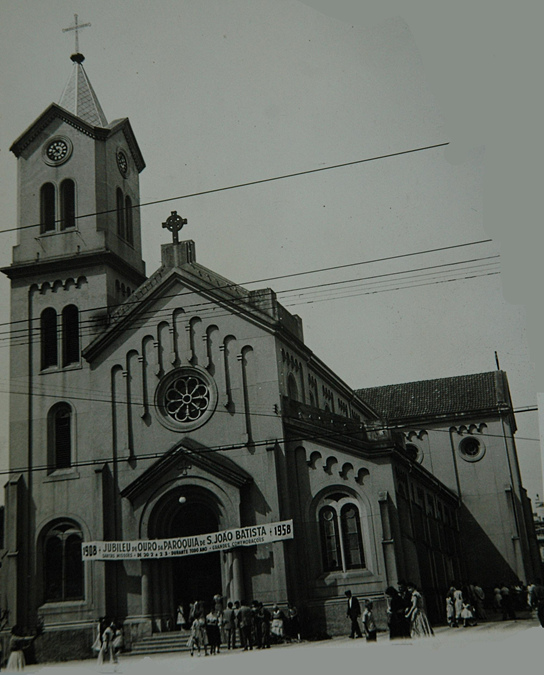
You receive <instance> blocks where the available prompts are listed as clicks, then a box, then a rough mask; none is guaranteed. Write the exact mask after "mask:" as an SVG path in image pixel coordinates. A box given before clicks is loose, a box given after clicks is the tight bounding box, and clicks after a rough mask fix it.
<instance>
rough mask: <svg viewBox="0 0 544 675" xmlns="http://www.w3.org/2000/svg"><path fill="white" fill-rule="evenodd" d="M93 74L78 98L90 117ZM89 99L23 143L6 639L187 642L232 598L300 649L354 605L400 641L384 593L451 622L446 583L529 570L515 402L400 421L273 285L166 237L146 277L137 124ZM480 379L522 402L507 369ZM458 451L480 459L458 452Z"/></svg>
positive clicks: (19, 147)
mask: <svg viewBox="0 0 544 675" xmlns="http://www.w3.org/2000/svg"><path fill="white" fill-rule="evenodd" d="M82 68H83V66H82V59H81V58H80V59H78V60H76V61H75V63H74V73H75V75H73V78H74V82H73V83H72V84H71V85H70V87H71V88H70V87H69V91H72V89H74V88H77V87H80V88H81V91H80V92H79V94H80V96H79V98H78V97H75V99H76V100H86V101H91V102H92V101H95V100H96V97H95V94H94V92H93V91H92V88H91V87H90V84H89V82H88V79H87V78H86V77H83V75H82V72H84V71H82ZM93 97H94V98H93ZM70 100H72V99H70V97H68V98H64V99H63V105H67V106H68V107H69V101H70ZM67 101H68V102H67ZM97 105H98V104H97V100H96V105H95V106H94V108H93V110H94V112H92V117H89V115H90V113H88V112H86V111H85V110H80V109H78V108H74V109H73V110H70V109H66V108H65V107H63V106H58V105H55V104H52V105H51V106H50V107H49V108H48V109H47V110H46V111H45V112H44V113H43V115H41V116H40V118H38V120H36V122H35V123H34V124H33V125H32V126H31V127H30V128H29V129H28V130H27V131H26V132H25V133H24V134H23V135H22V136H21V137H20V138H19V139H18V140H17V141H16V142H15V143H14V145H13V146H12V150H13V152H14V153H15V155H16V156H17V158H18V164H19V195H18V197H19V225H20V228H21V229H20V232H19V239H18V244H17V246H15V248H14V251H13V264H12V265H11V266H10V267H8V268H6V269H4V270H3V271H4V273H5V274H7V275H8V276H9V277H10V279H11V283H12V313H11V320H12V322H13V325H14V326H15V327H16V328H15V329H14V334H13V340H12V348H11V391H12V392H13V394H12V400H11V411H10V428H11V432H10V433H11V440H10V467H11V470H12V474H11V476H10V479H9V481H8V483H7V485H6V536H5V550H4V551H3V553H2V555H5V557H4V558H3V560H4V561H5V562H4V565H3V567H2V570H1V575H2V576H1V583H2V597H3V598H6V601H5V602H6V605H7V608H8V609H9V611H10V625H13V624H15V623H18V624H22V625H24V626H27V627H29V628H30V627H32V626H34V625H36V623H37V622H38V621H41V622H43V624H44V626H45V629H46V632H45V634H44V636H43V638H42V639H41V641H40V644H41V646H38V647H37V648H39V649H41V650H42V651H43V654H42V657H43V656H44V655H47V654H49V653H52V652H51V650H53V651H54V653H55V655H56V657H57V658H60V657H61V656H62V654H64V655H68V656H70V655H73V648H74V645H78V650H79V651H78V655H79V654H80V652H81V650H83V651H85V649H86V647H85V645H87V646H88V653H89V655H90V644H91V643H92V636H93V626H94V625H95V623H96V620H97V619H98V617H101V616H108V617H112V618H113V617H115V618H117V619H118V620H121V621H123V622H124V625H125V633H126V637H127V642H128V645H129V646H130V644H131V643H132V642H133V641H135V640H138V639H139V638H141V637H142V636H144V635H148V634H150V633H151V632H152V631H156V630H161V629H167V628H168V627H169V626H170V627H171V626H172V622H173V620H174V616H175V608H176V606H177V604H178V603H180V602H181V603H188V602H190V601H194V600H199V599H200V600H209V599H210V598H211V596H212V595H213V594H215V593H220V594H221V595H223V596H224V597H225V598H228V599H231V600H241V599H242V598H246V599H247V600H251V599H253V598H257V599H259V600H262V601H263V602H265V603H266V604H272V603H275V602H278V603H280V604H282V605H285V603H287V602H288V601H291V602H294V603H295V604H296V605H297V606H298V607H299V608H300V611H301V616H302V617H303V619H304V625H305V627H306V632H307V633H313V634H333V633H340V632H345V630H346V619H345V596H344V593H345V591H346V590H347V589H351V590H352V592H353V593H354V594H355V595H357V596H359V597H369V598H373V599H374V600H375V601H376V615H377V617H378V619H379V620H380V622H381V625H382V626H385V603H384V596H383V592H384V589H385V588H386V587H387V586H388V585H391V584H396V583H397V582H398V580H399V578H403V577H404V578H411V579H412V580H414V581H415V582H416V583H418V584H419V585H420V586H421V587H422V588H423V590H424V592H425V593H426V595H427V599H428V604H429V609H430V612H431V614H432V616H433V618H434V619H435V620H436V619H438V618H439V617H440V615H441V611H442V609H441V608H442V604H441V603H442V600H441V598H442V594H443V592H444V590H445V589H446V588H447V585H448V583H449V582H450V581H451V580H452V579H453V578H466V577H467V575H469V576H474V575H477V576H478V577H479V580H480V583H482V584H483V585H486V584H492V583H495V582H496V577H497V575H500V576H502V577H503V578H506V579H512V580H513V579H514V578H517V577H519V578H521V579H523V580H526V579H527V578H528V577H529V576H530V575H532V574H533V567H532V566H533V555H532V553H533V551H532V548H531V547H532V543H531V542H532V539H531V537H532V532H531V529H530V527H529V525H528V524H527V522H526V520H527V519H526V518H525V516H524V513H525V512H524V506H523V505H524V503H525V502H524V499H526V497H525V496H524V492H523V489H522V486H521V478H520V476H519V470H518V469H517V460H516V451H515V444H514V441H513V435H514V432H515V426H514V425H515V422H514V418H513V413H512V407H511V403H510V401H509V398H508V399H507V398H506V397H503V398H504V399H505V400H504V401H502V403H503V405H502V407H500V406H499V407H497V406H495V407H494V408H493V410H491V409H485V410H481V409H480V408H479V407H478V406H480V407H481V391H480V390H479V389H478V387H473V390H474V391H473V393H474V396H475V398H474V401H473V402H471V403H470V405H468V406H465V407H464V408H463V409H461V410H454V411H451V410H450V411H449V413H448V414H449V416H447V415H446V416H444V415H443V416H442V417H440V416H438V417H437V416H436V415H434V416H433V415H427V414H426V413H425V411H422V408H421V405H420V408H419V412H418V411H416V413H410V414H411V417H410V418H409V419H408V418H406V415H404V416H403V414H402V413H401V414H399V415H397V418H396V419H395V418H394V416H393V417H391V416H390V415H389V411H388V410H386V409H384V408H383V406H382V408H381V407H380V405H379V401H377V398H376V395H375V394H376V390H360V391H359V392H356V391H354V390H353V389H352V388H350V386H348V385H347V384H346V383H344V382H343V381H342V380H341V379H340V378H339V377H338V376H337V375H336V374H335V373H334V372H333V371H332V370H331V369H330V368H328V367H327V366H326V365H325V364H324V363H323V362H322V361H321V360H320V359H319V358H318V357H317V356H316V355H315V354H313V352H312V351H311V350H310V349H309V348H308V347H307V346H306V345H305V344H304V338H303V331H302V322H301V320H300V318H299V317H297V316H294V315H292V314H290V313H289V312H288V311H287V310H286V309H285V308H283V307H282V306H281V305H280V304H279V303H278V301H277V299H276V296H275V294H274V292H273V291H272V290H270V289H262V290H259V291H251V292H250V291H247V290H246V289H244V288H242V287H240V286H237V285H236V284H233V283H232V282H230V281H228V280H226V279H224V278H223V277H221V276H219V275H218V274H217V273H215V272H213V271H211V270H209V269H207V268H205V267H204V266H202V265H201V264H199V263H198V262H197V261H196V251H195V244H194V242H191V241H183V242H180V243H172V244H168V245H164V246H163V247H162V265H161V267H160V268H159V270H157V271H156V272H155V273H154V274H153V275H152V276H151V277H149V278H146V277H145V265H144V262H143V260H142V257H141V232H140V217H139V210H138V207H137V205H138V202H139V187H138V175H139V173H140V171H141V170H142V169H143V168H144V166H145V164H144V161H143V158H142V155H141V153H140V150H139V148H138V145H137V142H136V139H135V137H134V134H133V132H132V129H131V127H130V123H129V122H128V120H120V121H117V122H114V123H112V124H109V125H108V124H107V123H106V120H105V118H104V117H103V113H101V109H100V114H98V112H97V110H98V108H97ZM98 107H99V106H98ZM97 115H98V117H97ZM97 120H98V121H99V123H100V125H99V126H96V123H97ZM67 181H68V183H67ZM72 211H73V214H72V216H73V217H72V216H71V215H70V214H71V213H72ZM52 213H53V215H51V214H52ZM29 223H40V226H39V228H36V230H35V229H32V228H26V227H25V226H26V225H27V224H29ZM486 377H487V378H489V377H493V378H498V379H497V381H499V380H500V382H501V383H502V385H503V386H504V387H507V385H506V376H505V375H504V374H502V373H500V374H491V375H489V374H486ZM463 382H464V385H463V386H465V385H466V386H469V387H470V381H469V379H467V378H465V380H463ZM17 392H23V393H24V395H23V396H20V395H19V394H18V393H17ZM382 393H383V392H382ZM380 400H381V399H380ZM471 405H472V409H471V408H470V406H471ZM464 438H477V439H478V441H479V445H478V447H479V448H480V450H479V451H477V452H475V454H473V455H471V453H472V452H473V450H474V448H472V449H471V448H470V446H467V448H466V452H465V456H464V457H461V455H460V452H462V450H459V447H461V446H462V443H463V439H464ZM482 450H483V452H482ZM478 453H480V454H481V456H480V455H479V454H478ZM476 455H478V456H476ZM484 455H485V457H484ZM480 459H481V460H482V461H479V460H480ZM465 460H467V461H465ZM468 460H470V461H468ZM484 495H485V498H484ZM286 519H293V523H294V535H295V536H294V539H292V540H286V541H279V542H274V543H270V544H263V545H259V546H253V547H239V548H233V549H231V550H229V551H226V552H217V553H210V554H205V555H201V556H187V557H186V558H183V559H175V560H174V559H169V560H127V561H115V562H114V561H110V562H103V561H87V562H83V561H82V560H81V546H82V544H84V543H85V542H86V541H96V540H99V541H101V540H113V541H115V540H141V539H156V538H167V537H175V536H182V535H193V534H201V533H204V532H213V531H218V530H223V529H228V528H232V527H240V526H250V525H259V524H266V523H270V522H275V521H280V520H286ZM476 543H477V549H478V551H479V552H478V554H477V556H478V557H477V558H471V557H465V555H464V553H466V552H467V551H468V550H472V549H471V546H472V547H473V546H474V545H475V544H476ZM484 559H485V560H487V561H489V560H492V566H491V567H490V568H489V574H488V573H487V572H484V571H483V569H482V567H481V566H480V561H481V560H484ZM473 560H475V561H476V562H474V563H473V562H472V561H473ZM487 574H488V576H486V575H487ZM484 576H485V579H484V578H483V577H484ZM37 644H38V643H37ZM48 650H49V651H48Z"/></svg>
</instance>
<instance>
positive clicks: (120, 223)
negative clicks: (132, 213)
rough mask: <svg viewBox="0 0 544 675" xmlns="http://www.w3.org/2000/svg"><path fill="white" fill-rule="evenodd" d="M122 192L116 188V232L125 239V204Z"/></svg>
mask: <svg viewBox="0 0 544 675" xmlns="http://www.w3.org/2000/svg"><path fill="white" fill-rule="evenodd" d="M123 202H124V200H123V193H122V192H121V189H120V188H117V234H118V236H119V237H121V239H125V205H124V203H123Z"/></svg>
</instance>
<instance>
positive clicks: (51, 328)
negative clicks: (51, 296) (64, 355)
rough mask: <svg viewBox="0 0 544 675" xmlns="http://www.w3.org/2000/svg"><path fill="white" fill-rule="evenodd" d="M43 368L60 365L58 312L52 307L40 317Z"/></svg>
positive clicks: (45, 310)
mask: <svg viewBox="0 0 544 675" xmlns="http://www.w3.org/2000/svg"><path fill="white" fill-rule="evenodd" d="M40 332H41V350H42V370H44V369H45V368H51V367H52V366H57V365H58V348H57V313H56V312H55V310H54V309H53V308H52V307H48V308H47V309H44V310H43V312H42V314H41V319H40Z"/></svg>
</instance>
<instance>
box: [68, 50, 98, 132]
mask: <svg viewBox="0 0 544 675" xmlns="http://www.w3.org/2000/svg"><path fill="white" fill-rule="evenodd" d="M81 58H82V57H81ZM59 105H60V106H61V107H62V108H64V109H65V110H68V111H69V112H71V113H73V114H74V115H75V116H76V117H79V118H80V119H82V120H85V122H88V123H89V124H92V125H93V126H95V127H107V126H108V120H107V119H106V116H105V115H104V111H103V110H102V106H101V105H100V102H99V101H98V98H97V96H96V94H95V92H94V89H93V87H92V85H91V82H90V80H89V78H88V76H87V73H86V72H85V68H83V64H82V63H81V61H80V60H79V59H78V60H75V61H74V67H73V69H72V73H71V75H70V78H69V79H68V82H67V83H66V86H65V87H64V91H63V92H62V96H61V98H60V101H59Z"/></svg>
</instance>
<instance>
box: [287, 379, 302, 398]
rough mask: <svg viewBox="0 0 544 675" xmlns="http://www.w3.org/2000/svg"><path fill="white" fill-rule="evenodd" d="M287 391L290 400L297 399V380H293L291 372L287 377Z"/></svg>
mask: <svg viewBox="0 0 544 675" xmlns="http://www.w3.org/2000/svg"><path fill="white" fill-rule="evenodd" d="M287 393H288V396H289V398H290V399H291V401H298V400H299V399H298V387H297V381H296V380H295V377H294V375H293V373H289V377H288V378H287Z"/></svg>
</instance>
